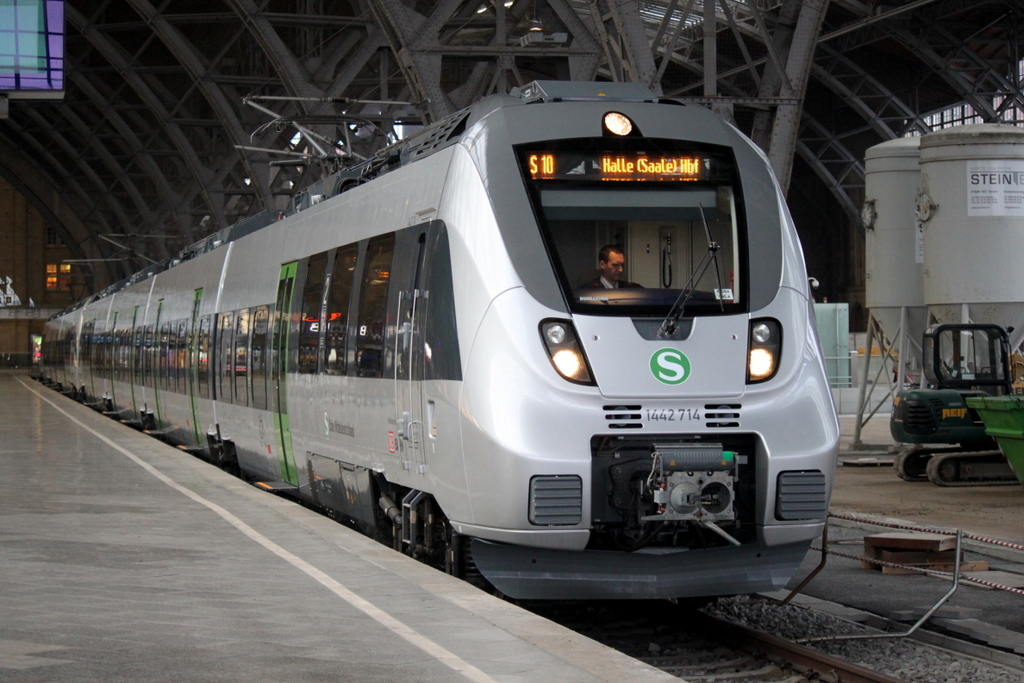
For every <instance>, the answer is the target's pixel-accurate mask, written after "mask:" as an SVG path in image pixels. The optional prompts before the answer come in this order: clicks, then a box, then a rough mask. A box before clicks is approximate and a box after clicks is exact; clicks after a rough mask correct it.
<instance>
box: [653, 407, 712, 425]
mask: <svg viewBox="0 0 1024 683" xmlns="http://www.w3.org/2000/svg"><path fill="white" fill-rule="evenodd" d="M700 419H701V417H700V409H699V408H648V409H647V420H648V422H695V421H700Z"/></svg>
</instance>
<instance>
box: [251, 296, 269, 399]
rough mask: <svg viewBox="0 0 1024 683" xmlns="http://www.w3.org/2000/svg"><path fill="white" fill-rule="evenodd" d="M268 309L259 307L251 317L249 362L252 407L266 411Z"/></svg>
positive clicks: (267, 307)
mask: <svg viewBox="0 0 1024 683" xmlns="http://www.w3.org/2000/svg"><path fill="white" fill-rule="evenodd" d="M269 319H270V307H269V306H260V307H259V308H257V309H256V313H255V314H254V315H253V322H252V348H251V349H250V352H249V362H250V366H249V367H250V368H251V373H252V407H253V408H256V409H258V410H266V409H267V327H268V320H269Z"/></svg>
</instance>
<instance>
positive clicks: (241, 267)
mask: <svg viewBox="0 0 1024 683" xmlns="http://www.w3.org/2000/svg"><path fill="white" fill-rule="evenodd" d="M609 245H615V247H614V248H612V249H607V250H604V249H603V248H604V247H606V246H609ZM602 277H604V279H605V282H602V280H601V278H602ZM606 284H611V285H618V286H617V287H611V288H609V287H607V286H606ZM812 301H813V300H812V298H811V296H810V291H809V287H808V279H807V274H806V270H805V266H804V261H803V257H802V253H801V247H800V244H799V240H798V237H797V234H796V231H795V229H794V226H793V222H792V219H791V217H790V215H789V212H788V210H787V208H786V205H785V202H784V199H783V196H782V194H781V192H780V189H779V186H778V184H777V182H776V180H775V178H774V175H773V173H772V171H771V169H770V167H769V164H768V161H767V159H766V158H765V156H764V155H763V154H762V153H761V152H760V151H759V150H758V149H757V148H756V147H755V146H754V145H753V143H752V142H751V141H750V140H748V139H747V138H746V137H744V136H743V135H742V134H741V133H739V132H738V131H737V130H736V129H735V128H733V127H732V126H730V125H729V124H727V123H726V122H724V121H722V120H720V119H719V118H717V117H716V116H715V115H713V114H712V113H711V112H709V111H707V110H706V109H704V108H702V107H700V106H691V105H685V104H681V103H679V102H675V101H670V100H664V99H659V98H658V97H656V96H654V95H653V94H652V93H651V92H650V91H649V90H647V89H646V88H644V87H642V86H639V85H635V84H612V83H581V82H550V81H538V82H534V83H531V84H530V85H528V86H525V87H523V88H521V89H518V90H515V91H513V93H512V94H511V95H497V96H492V97H489V98H486V99H483V100H481V101H479V102H478V103H476V104H474V105H472V106H471V107H469V108H467V109H465V110H462V111H459V112H457V113H455V114H453V115H451V116H449V117H447V118H446V119H444V120H442V121H439V122H438V123H436V124H434V125H432V126H430V127H427V128H425V129H423V130H422V131H421V133H420V134H418V135H416V136H414V137H412V138H409V139H407V140H404V141H402V142H399V143H397V144H395V145H393V146H392V147H390V148H388V149H385V150H383V151H382V152H381V153H379V154H378V155H377V156H375V157H374V158H372V159H370V160H368V161H366V162H362V163H361V164H360V165H358V166H355V167H352V168H349V169H346V170H344V171H341V172H339V173H338V174H336V175H334V176H331V177H329V178H327V179H325V180H323V181H320V182H319V183H318V184H316V185H314V186H312V187H311V188H309V190H308V191H305V192H304V193H302V194H301V195H299V196H297V197H296V198H295V199H293V201H292V205H291V207H290V208H289V210H288V211H287V212H284V215H279V214H278V213H277V212H274V213H270V214H265V215H260V216H256V217H253V218H250V219H248V220H247V221H245V222H243V223H240V224H238V225H236V226H233V227H231V228H227V229H225V230H223V231H221V232H219V233H217V234H214V235H211V236H210V237H208V238H207V239H206V240H204V241H203V242H201V243H199V244H197V245H193V247H191V248H190V249H189V250H187V252H183V254H182V256H181V258H180V259H177V260H175V261H174V262H172V263H169V264H166V266H161V267H153V268H151V269H150V270H148V271H146V272H142V273H139V274H137V275H135V276H133V277H132V278H129V279H128V280H127V281H125V282H122V283H119V284H118V285H114V286H112V287H110V288H109V289H108V290H107V291H104V292H101V293H99V294H97V295H95V296H93V297H91V298H89V299H88V300H86V301H84V302H82V303H80V304H78V305H76V306H74V307H72V308H70V309H68V310H67V311H65V312H63V313H62V314H60V315H58V316H55V317H54V318H53V319H51V320H50V321H49V322H48V323H47V326H46V335H45V339H46V341H45V345H44V353H45V359H46V360H45V366H44V367H45V378H46V379H47V380H48V381H49V382H51V383H54V384H56V385H58V386H59V387H60V388H62V389H63V390H64V391H66V392H69V393H73V394H74V395H76V396H77V397H80V398H81V399H82V400H84V401H86V402H88V403H90V404H93V405H96V406H98V407H101V408H104V409H105V410H106V411H108V412H112V413H114V414H117V415H119V416H120V417H121V418H122V419H124V420H125V421H127V422H129V423H133V424H134V425H135V426H138V427H144V428H146V429H147V430H148V431H150V432H152V433H154V434H156V435H159V436H161V437H163V438H164V439H166V440H167V441H169V442H171V443H174V444H177V445H180V446H181V447H183V448H186V449H192V450H197V451H199V450H201V451H202V452H203V454H204V455H205V456H206V457H207V458H209V459H210V460H212V461H214V462H217V463H219V464H221V465H223V466H225V467H227V468H231V469H237V470H240V471H241V473H242V474H243V475H244V476H246V477H248V478H250V479H251V480H253V481H255V482H260V483H262V485H263V486H264V487H265V488H270V489H274V490H277V491H285V492H287V493H289V494H290V495H292V496H296V497H299V498H301V499H303V500H305V501H308V502H310V503H312V504H315V505H318V506H321V507H322V508H325V509H327V510H329V511H330V512H331V513H332V514H333V515H334V516H336V517H338V518H340V519H344V520H346V521H348V522H349V523H350V524H354V525H356V526H358V527H359V528H360V529H361V530H363V531H364V532H366V533H368V534H371V535H373V536H376V537H378V538H380V539H382V540H384V541H385V542H392V543H393V544H394V545H395V547H396V548H399V549H401V550H403V551H404V552H408V553H409V554H411V555H414V556H417V557H421V558H423V559H424V560H426V561H429V562H432V563H435V564H436V565H438V566H440V565H442V564H443V565H444V567H445V568H446V569H447V570H448V571H449V572H451V573H454V574H456V575H462V576H472V577H474V578H476V579H477V580H479V578H480V576H482V577H483V578H484V579H486V581H488V582H490V584H492V585H493V586H494V587H495V588H497V589H498V590H499V591H500V592H502V593H504V594H505V595H507V596H510V597H513V598H522V599H550V598H581V599H604V598H686V597H705V596H716V595H727V594H737V593H746V592H752V591H759V590H766V589H773V588H779V587H781V586H783V585H784V584H785V583H786V582H787V581H788V580H789V579H790V578H791V576H792V575H793V573H794V572H795V571H796V569H797V567H798V565H799V563H800V561H801V560H802V558H803V557H804V555H805V554H806V551H807V549H808V547H809V545H810V542H811V540H813V539H815V538H816V537H818V536H819V535H820V534H821V533H822V530H823V527H824V525H825V522H826V518H827V514H828V502H829V497H830V494H831V488H832V483H833V479H834V474H835V465H836V458H837V446H838V440H839V428H838V422H837V419H836V415H835V409H834V407H833V404H832V399H831V395H830V392H829V385H828V380H827V377H826V373H825V370H824V364H823V359H822V354H821V350H820V346H819V343H818V339H817V336H816V331H815V326H814V318H813V308H812Z"/></svg>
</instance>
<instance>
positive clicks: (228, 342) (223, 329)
mask: <svg viewBox="0 0 1024 683" xmlns="http://www.w3.org/2000/svg"><path fill="white" fill-rule="evenodd" d="M219 320H220V324H219V325H218V326H217V376H218V378H219V379H218V380H217V400H218V401H224V402H225V403H231V385H232V384H233V383H234V379H233V375H232V372H231V366H232V365H233V364H234V363H233V356H234V349H233V348H232V339H231V332H232V330H233V329H234V318H233V316H232V315H231V314H230V313H221V314H220V316H219Z"/></svg>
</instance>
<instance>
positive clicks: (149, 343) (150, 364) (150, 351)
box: [142, 325, 156, 388]
mask: <svg viewBox="0 0 1024 683" xmlns="http://www.w3.org/2000/svg"><path fill="white" fill-rule="evenodd" d="M155 356H156V348H155V346H154V345H153V326H152V325H146V328H145V335H144V337H143V340H142V381H143V384H145V385H146V387H148V388H152V386H153V368H154V366H155V365H156V363H155V362H154V360H155Z"/></svg>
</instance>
